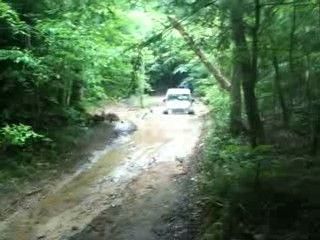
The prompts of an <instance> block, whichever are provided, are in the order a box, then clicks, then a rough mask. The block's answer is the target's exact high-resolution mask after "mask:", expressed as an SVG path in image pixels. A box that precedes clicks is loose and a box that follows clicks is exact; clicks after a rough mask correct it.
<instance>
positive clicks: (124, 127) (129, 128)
mask: <svg viewBox="0 0 320 240" xmlns="http://www.w3.org/2000/svg"><path fill="white" fill-rule="evenodd" d="M114 130H115V132H116V133H118V134H121V135H127V134H130V133H133V132H134V131H136V130H137V125H135V124H134V123H133V122H130V121H120V122H117V123H116V124H115V126H114Z"/></svg>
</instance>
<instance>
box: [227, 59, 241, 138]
mask: <svg viewBox="0 0 320 240" xmlns="http://www.w3.org/2000/svg"><path fill="white" fill-rule="evenodd" d="M241 74H242V72H241V66H240V64H239V61H238V56H237V55H236V54H234V63H233V72H232V79H231V81H232V82H231V95H230V97H231V111H230V131H231V134H232V135H234V136H238V135H239V134H240V133H241V132H243V130H244V126H243V123H242V111H241V108H242V97H241V79H242V77H241Z"/></svg>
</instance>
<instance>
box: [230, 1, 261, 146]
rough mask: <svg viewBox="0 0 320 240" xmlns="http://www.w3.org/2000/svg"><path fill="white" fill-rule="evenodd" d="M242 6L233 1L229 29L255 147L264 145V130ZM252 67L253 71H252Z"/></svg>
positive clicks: (255, 73)
mask: <svg viewBox="0 0 320 240" xmlns="http://www.w3.org/2000/svg"><path fill="white" fill-rule="evenodd" d="M242 4H243V2H242V0H238V1H234V2H233V4H232V6H231V15H230V16H231V27H232V32H233V41H234V43H235V46H236V49H237V51H238V56H239V62H240V66H241V71H242V74H241V75H242V88H243V93H244V102H245V109H246V113H247V117H248V122H249V126H250V139H251V145H252V146H253V147H255V146H257V145H258V144H263V143H264V130H263V124H262V122H261V119H260V116H259V109H258V103H257V98H256V95H255V85H256V80H257V69H256V67H257V66H256V64H257V62H255V61H257V60H254V61H251V58H250V51H249V49H248V46H247V42H246V37H245V28H244V22H243V9H242V7H243V6H242ZM257 7H259V6H257ZM259 9H260V8H259ZM259 9H258V10H259ZM259 11H260V10H259ZM256 14H257V13H256ZM257 20H259V19H257ZM257 20H256V21H257ZM258 30H259V29H258V28H257V29H256V31H258ZM254 45H255V44H254ZM254 45H253V46H254ZM257 51H258V50H257V48H256V49H254V51H253V54H254V55H255V56H254V57H253V59H257ZM253 67H254V68H255V69H253Z"/></svg>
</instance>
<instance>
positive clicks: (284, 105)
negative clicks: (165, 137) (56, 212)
mask: <svg viewBox="0 0 320 240" xmlns="http://www.w3.org/2000/svg"><path fill="white" fill-rule="evenodd" d="M319 74H320V1H319V0H157V1H156V0H151V1H146V0H105V1H102V0H50V1H49V0H38V1H32V0H0V110H1V112H0V189H1V190H0V193H1V192H3V193H5V192H6V191H10V189H11V188H14V186H15V185H16V184H18V183H19V182H23V181H26V179H28V180H30V181H31V180H32V179H33V180H34V178H35V176H37V177H41V176H42V175H39V174H38V173H39V172H43V171H46V169H50V168H51V167H52V166H54V165H59V164H60V162H59V161H61V159H62V158H61V157H58V156H64V155H65V154H67V152H68V151H69V150H70V149H71V148H72V147H73V146H74V144H75V142H76V139H77V138H79V137H80V136H81V134H84V133H85V132H86V131H87V129H88V128H91V127H92V126H93V125H94V121H93V119H92V116H91V115H90V114H89V109H91V108H95V107H97V106H101V105H102V104H104V103H106V102H118V101H121V100H122V99H126V98H128V97H131V96H144V95H149V94H155V95H156V94H160V93H163V92H164V91H165V90H166V89H167V88H169V87H174V86H177V85H178V84H179V83H180V82H182V81H186V82H190V83H191V84H192V85H193V86H194V88H195V90H194V91H195V96H196V97H197V98H198V99H201V101H202V102H204V103H205V104H206V105H207V107H208V108H209V109H210V114H209V116H207V118H208V122H210V125H209V126H208V127H207V128H208V129H207V131H206V134H205V136H204V137H203V138H204V143H205V144H204V147H203V149H202V151H201V152H200V153H199V158H200V159H201V162H200V163H199V166H198V171H199V172H200V175H201V178H200V182H199V189H200V190H199V198H201V199H202V201H203V202H204V204H203V206H202V208H203V209H202V223H201V226H200V230H199V232H200V236H199V239H208V240H209V239H213V240H215V239H216V240H220V239H221V240H222V239H223V240H228V239H248V240H249V239H256V240H263V239H270V240H277V239H279V240H280V239H281V240H304V239H305V240H307V239H308V240H313V239H314V240H316V239H320V231H319V226H320V212H319V208H320V190H319V187H318V186H319V184H320V175H319V174H320V161H319V160H320V159H319V156H320V80H319ZM59 159H60V160H59ZM39 162H41V163H45V166H46V168H43V164H41V165H40V164H38V163H39Z"/></svg>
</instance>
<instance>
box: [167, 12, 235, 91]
mask: <svg viewBox="0 0 320 240" xmlns="http://www.w3.org/2000/svg"><path fill="white" fill-rule="evenodd" d="M168 19H169V21H170V23H171V25H172V26H173V27H174V28H175V29H177V30H178V32H179V33H180V34H181V36H182V37H183V38H184V40H185V41H186V42H187V43H188V45H189V46H190V48H191V49H192V50H193V51H194V52H195V54H196V55H197V56H198V57H199V59H200V60H201V62H202V63H203V64H204V65H205V67H206V68H207V69H208V71H209V72H210V73H211V74H212V75H213V76H214V78H215V79H216V80H217V82H218V83H219V85H220V86H221V88H222V89H225V90H227V91H230V88H231V83H230V81H229V80H228V79H227V78H226V77H225V76H224V75H223V74H222V72H221V70H220V69H219V68H217V67H216V66H214V65H213V64H212V63H211V62H210V60H209V59H208V57H207V56H206V55H205V53H204V52H203V50H202V49H201V48H200V47H198V46H197V44H196V43H195V41H194V40H193V38H192V37H191V35H190V34H189V33H188V32H187V31H186V30H185V28H184V27H183V26H182V24H181V23H180V22H178V21H177V20H176V19H175V18H173V17H168Z"/></svg>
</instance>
